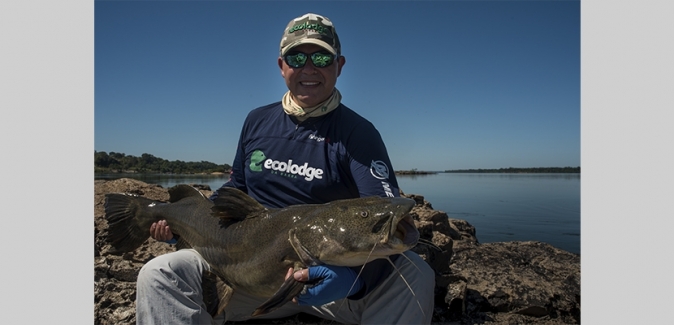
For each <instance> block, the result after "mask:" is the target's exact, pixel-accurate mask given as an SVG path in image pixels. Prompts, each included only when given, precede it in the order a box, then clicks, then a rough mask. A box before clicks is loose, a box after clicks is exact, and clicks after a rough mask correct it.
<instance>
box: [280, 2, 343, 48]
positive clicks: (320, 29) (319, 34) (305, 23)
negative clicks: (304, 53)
mask: <svg viewBox="0 0 674 325" xmlns="http://www.w3.org/2000/svg"><path fill="white" fill-rule="evenodd" d="M300 44H316V45H319V46H321V47H323V48H325V49H326V50H328V51H330V53H332V54H336V55H341V45H340V44H339V37H337V32H336V31H335V26H333V25H332V22H331V21H330V19H328V18H326V17H323V16H321V15H317V14H312V13H308V14H305V15H303V16H300V17H297V18H295V19H293V20H291V21H290V22H289V23H288V26H286V29H285V31H283V37H282V38H281V45H280V48H279V51H280V54H281V56H283V55H285V54H286V53H287V52H288V50H290V49H291V48H293V47H295V46H297V45H300Z"/></svg>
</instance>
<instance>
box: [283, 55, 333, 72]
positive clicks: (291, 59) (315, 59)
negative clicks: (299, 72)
mask: <svg viewBox="0 0 674 325" xmlns="http://www.w3.org/2000/svg"><path fill="white" fill-rule="evenodd" d="M308 58H311V63H313V64H314V66H315V67H316V68H325V67H327V66H329V65H331V64H332V62H334V61H335V59H337V55H334V54H332V53H327V52H323V51H318V52H314V53H311V54H306V53H302V52H289V53H288V54H286V55H285V56H284V57H283V60H285V61H286V63H287V64H288V65H289V66H291V67H293V68H301V67H303V66H304V65H305V64H307V59H308Z"/></svg>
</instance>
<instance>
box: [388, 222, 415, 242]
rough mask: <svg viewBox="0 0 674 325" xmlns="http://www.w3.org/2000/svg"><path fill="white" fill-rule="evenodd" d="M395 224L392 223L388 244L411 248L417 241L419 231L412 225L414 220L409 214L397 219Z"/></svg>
mask: <svg viewBox="0 0 674 325" xmlns="http://www.w3.org/2000/svg"><path fill="white" fill-rule="evenodd" d="M397 219H398V220H397V222H392V224H391V230H390V233H389V236H388V237H389V240H388V242H389V244H393V245H394V246H398V245H402V246H404V247H412V246H414V245H416V244H417V241H418V240H419V236H420V235H419V230H417V227H416V226H415V225H414V219H412V216H410V215H409V214H405V215H403V216H401V217H399V218H397Z"/></svg>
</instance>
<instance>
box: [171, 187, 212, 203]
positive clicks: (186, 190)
mask: <svg viewBox="0 0 674 325" xmlns="http://www.w3.org/2000/svg"><path fill="white" fill-rule="evenodd" d="M168 192H169V202H171V203H173V202H177V201H179V200H181V199H184V198H186V197H190V196H201V197H203V198H204V199H208V198H207V197H206V196H204V194H203V193H201V191H199V190H198V189H196V188H195V187H192V186H189V185H187V184H178V185H175V186H173V187H171V188H169V189H168Z"/></svg>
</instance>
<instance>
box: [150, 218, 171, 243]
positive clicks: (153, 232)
mask: <svg viewBox="0 0 674 325" xmlns="http://www.w3.org/2000/svg"><path fill="white" fill-rule="evenodd" d="M150 236H152V238H154V239H156V240H158V241H164V242H165V241H169V240H171V239H173V233H172V232H171V228H169V226H168V224H167V223H166V220H159V221H157V222H155V223H153V224H152V225H151V226H150Z"/></svg>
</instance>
